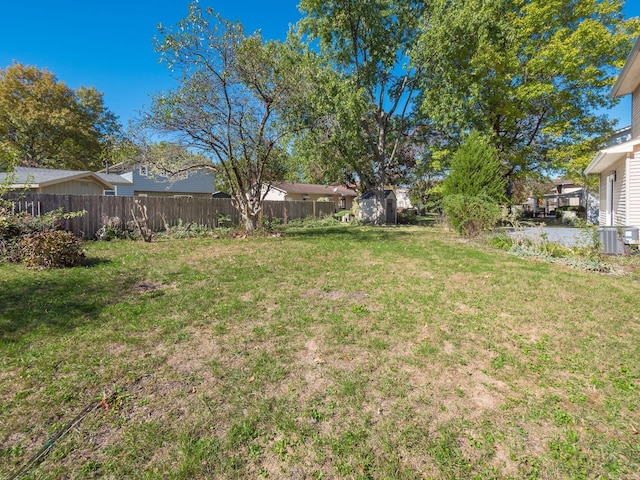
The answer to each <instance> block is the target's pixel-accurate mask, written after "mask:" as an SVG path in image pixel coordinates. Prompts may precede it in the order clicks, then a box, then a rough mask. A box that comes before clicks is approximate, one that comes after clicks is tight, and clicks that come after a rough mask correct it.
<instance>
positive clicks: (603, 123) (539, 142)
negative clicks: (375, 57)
mask: <svg viewBox="0 0 640 480" xmlns="http://www.w3.org/2000/svg"><path fill="white" fill-rule="evenodd" d="M621 9H622V1H621V0H433V1H432V2H430V8H429V12H428V14H427V15H425V16H424V17H423V18H422V22H421V29H422V33H421V35H420V38H419V41H418V43H417V44H416V48H415V50H414V59H415V61H416V62H419V63H420V64H422V65H424V67H425V75H424V76H423V77H422V81H423V84H422V86H423V89H422V93H423V95H422V99H421V108H422V111H423V113H424V114H425V115H428V116H429V117H430V118H431V119H432V121H433V122H435V123H436V124H437V125H438V126H439V127H440V128H441V129H443V130H447V131H450V132H452V133H455V134H457V135H460V136H462V135H464V134H465V132H469V131H470V130H472V129H474V130H477V131H480V132H483V133H484V134H485V135H487V136H488V138H490V140H491V142H492V143H493V145H494V146H495V147H496V149H497V152H498V155H499V157H500V159H501V161H502V163H503V165H504V166H505V167H506V168H505V174H510V175H513V174H521V173H526V172H530V171H536V170H537V171H540V170H543V169H545V168H549V167H558V166H563V165H565V164H566V162H567V161H569V160H570V159H571V158H574V157H575V156H576V155H582V156H584V154H585V151H587V150H590V149H592V148H593V143H590V142H593V140H594V139H597V138H598V137H601V136H603V135H605V134H607V132H609V131H610V129H611V126H612V122H610V121H609V120H608V119H607V118H606V117H605V116H603V115H599V114H598V111H599V110H601V109H603V108H606V107H609V106H610V105H611V102H612V101H611V100H610V99H609V97H608V90H609V88H610V86H611V85H612V83H613V81H614V79H615V76H616V75H617V73H618V71H619V70H618V69H619V67H620V66H621V65H622V63H623V61H624V59H625V57H626V55H627V53H628V52H629V49H630V45H631V41H632V39H633V38H634V37H635V36H636V35H637V34H638V21H637V19H635V20H629V21H625V20H624V19H623V16H622V11H621Z"/></svg>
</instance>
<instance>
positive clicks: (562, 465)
mask: <svg viewBox="0 0 640 480" xmlns="http://www.w3.org/2000/svg"><path fill="white" fill-rule="evenodd" d="M86 250H87V251H86V254H87V258H88V259H89V263H88V265H86V266H84V267H77V268H73V269H68V270H57V271H42V272H33V271H29V270H26V269H25V268H24V267H23V266H20V265H0V288H1V289H0V478H5V479H6V478H9V477H10V476H11V475H12V474H13V473H14V472H16V471H18V470H19V469H20V468H21V466H22V465H24V464H25V463H27V462H28V460H29V459H30V458H31V457H32V456H33V455H34V454H36V452H38V450H39V449H40V448H41V447H42V445H43V444H44V443H45V442H46V441H47V439H49V438H50V436H52V435H55V434H56V433H57V432H60V431H61V429H64V427H65V426H66V425H67V424H68V422H70V421H72V420H73V419H74V417H76V415H78V414H79V413H80V412H82V411H83V409H84V408H85V407H87V406H91V405H97V407H96V408H93V409H91V408H89V409H88V413H87V414H86V416H84V418H83V419H82V421H80V422H79V423H77V424H76V425H75V426H74V427H73V428H71V429H70V430H69V432H68V433H67V434H65V435H64V436H62V437H60V439H59V440H58V441H57V442H56V443H55V445H53V448H52V449H51V451H50V453H49V454H48V455H47V456H46V457H45V458H43V460H42V461H41V462H39V463H36V464H35V465H34V466H33V468H32V469H31V470H29V472H28V473H26V474H25V476H24V477H23V478H33V479H35V478H38V479H50V478H114V479H121V478H145V479H147V478H148V479H154V478H172V479H173V478H175V479H191V478H201V479H209V478H276V479H279V478H287V479H288V478H310V479H331V478H334V479H335V478H353V479H356V478H357V479H365V478H375V479H395V478H406V479H409V478H411V479H413V478H433V479H466V478H477V479H502V478H505V479H506V478H512V479H521V478H531V479H534V478H540V479H565V478H577V479H580V478H621V479H631V478H639V476H640V433H639V432H640V412H639V410H638V409H639V408H640V282H638V277H637V275H636V276H635V277H634V276H629V277H619V276H607V275H604V274H598V273H589V272H584V271H580V270H576V269H570V268H568V267H564V266H562V265H558V264H548V263H543V262H540V261H535V260H527V259H521V258H517V257H514V256H509V255H507V254H505V253H502V252H499V251H495V250H490V249H488V248H484V247H482V246H478V245H475V244H472V243H469V242H465V241H461V240H459V239H458V238H457V237H455V236H453V235H452V234H449V233H445V232H442V231H440V230H438V229H435V228H420V227H401V228H379V229H374V228H366V227H346V226H345V227H336V228H332V229H325V230H309V229H307V230H302V229H300V230H298V231H289V232H287V234H286V235H285V236H284V237H279V238H278V237H274V238H250V239H194V240H177V241H162V242H157V243H151V244H146V243H133V242H112V243H89V244H87V246H86ZM103 398H105V399H106V400H105V402H103V404H102V405H100V404H99V402H100V400H101V399H103ZM107 406H108V408H106V407H107Z"/></svg>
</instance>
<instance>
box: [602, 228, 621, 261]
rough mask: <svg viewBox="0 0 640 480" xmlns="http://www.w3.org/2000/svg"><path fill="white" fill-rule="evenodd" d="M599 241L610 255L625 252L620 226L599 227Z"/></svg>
mask: <svg viewBox="0 0 640 480" xmlns="http://www.w3.org/2000/svg"><path fill="white" fill-rule="evenodd" d="M598 241H599V242H600V243H601V244H602V247H603V249H604V253H606V254H609V255H622V254H624V243H622V238H621V237H620V233H619V232H618V227H598Z"/></svg>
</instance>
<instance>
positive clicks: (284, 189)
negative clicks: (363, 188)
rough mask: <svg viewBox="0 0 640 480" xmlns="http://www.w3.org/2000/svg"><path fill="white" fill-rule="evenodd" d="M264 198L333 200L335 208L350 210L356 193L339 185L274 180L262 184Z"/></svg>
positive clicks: (276, 199) (310, 200)
mask: <svg viewBox="0 0 640 480" xmlns="http://www.w3.org/2000/svg"><path fill="white" fill-rule="evenodd" d="M262 194H263V196H264V199H265V200H274V201H285V200H302V201H309V202H322V201H325V202H333V203H334V204H335V210H336V211H338V210H351V207H352V206H353V200H354V198H356V196H357V194H356V192H354V191H353V190H350V189H348V188H347V187H343V186H339V185H315V184H311V183H289V182H274V183H271V184H266V185H263V186H262Z"/></svg>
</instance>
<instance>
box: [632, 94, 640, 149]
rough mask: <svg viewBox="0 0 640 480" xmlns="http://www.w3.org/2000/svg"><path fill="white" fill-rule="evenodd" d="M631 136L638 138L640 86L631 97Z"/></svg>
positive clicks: (639, 131)
mask: <svg viewBox="0 0 640 480" xmlns="http://www.w3.org/2000/svg"><path fill="white" fill-rule="evenodd" d="M631 135H632V136H633V138H638V136H640V85H638V88H636V90H635V91H634V92H633V94H632V95H631Z"/></svg>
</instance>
